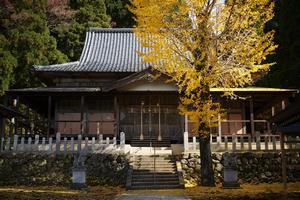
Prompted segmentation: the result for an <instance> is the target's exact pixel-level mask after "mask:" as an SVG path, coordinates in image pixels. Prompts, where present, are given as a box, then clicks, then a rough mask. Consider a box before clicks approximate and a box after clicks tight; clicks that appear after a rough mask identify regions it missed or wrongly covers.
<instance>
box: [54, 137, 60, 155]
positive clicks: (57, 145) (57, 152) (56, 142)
mask: <svg viewBox="0 0 300 200" xmlns="http://www.w3.org/2000/svg"><path fill="white" fill-rule="evenodd" d="M55 144H56V145H55V147H56V154H59V153H60V133H59V132H58V133H56V141H55Z"/></svg>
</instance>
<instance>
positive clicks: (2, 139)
mask: <svg viewBox="0 0 300 200" xmlns="http://www.w3.org/2000/svg"><path fill="white" fill-rule="evenodd" d="M3 145H4V137H2V138H1V146H0V147H1V149H0V151H3V149H4V148H3Z"/></svg>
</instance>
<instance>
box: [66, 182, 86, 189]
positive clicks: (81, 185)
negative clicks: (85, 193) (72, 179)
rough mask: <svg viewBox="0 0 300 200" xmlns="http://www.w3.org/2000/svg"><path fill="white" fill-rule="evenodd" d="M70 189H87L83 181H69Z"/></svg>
mask: <svg viewBox="0 0 300 200" xmlns="http://www.w3.org/2000/svg"><path fill="white" fill-rule="evenodd" d="M70 189H72V190H86V189H88V187H87V185H86V184H84V183H71V185H70Z"/></svg>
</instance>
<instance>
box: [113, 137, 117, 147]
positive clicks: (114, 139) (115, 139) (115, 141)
mask: <svg viewBox="0 0 300 200" xmlns="http://www.w3.org/2000/svg"><path fill="white" fill-rule="evenodd" d="M116 144H117V138H116V137H113V145H114V146H116Z"/></svg>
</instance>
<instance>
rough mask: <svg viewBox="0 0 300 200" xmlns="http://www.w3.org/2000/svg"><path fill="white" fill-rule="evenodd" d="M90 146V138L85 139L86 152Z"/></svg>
mask: <svg viewBox="0 0 300 200" xmlns="http://www.w3.org/2000/svg"><path fill="white" fill-rule="evenodd" d="M88 145H89V138H88V137H85V138H84V150H85V151H86V152H87V151H88Z"/></svg>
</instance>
